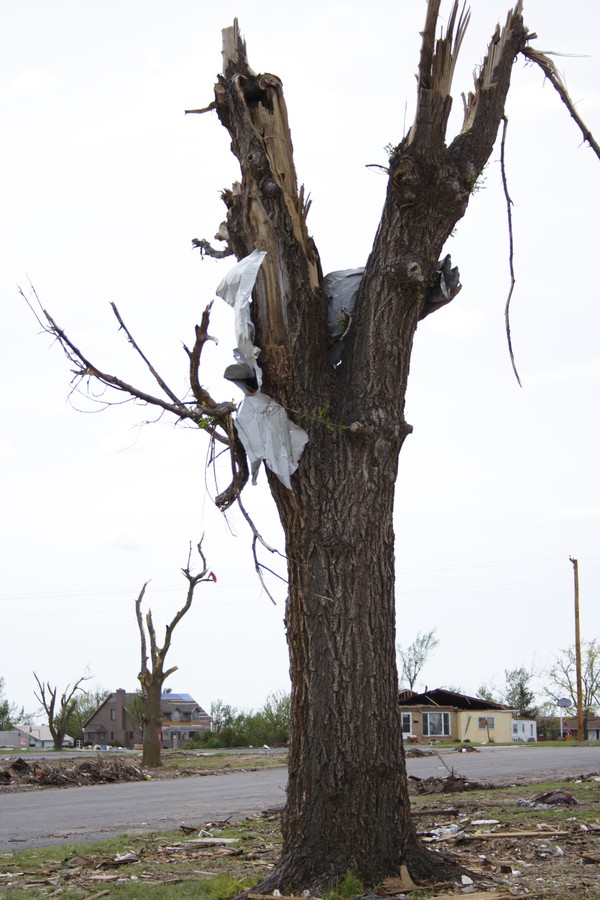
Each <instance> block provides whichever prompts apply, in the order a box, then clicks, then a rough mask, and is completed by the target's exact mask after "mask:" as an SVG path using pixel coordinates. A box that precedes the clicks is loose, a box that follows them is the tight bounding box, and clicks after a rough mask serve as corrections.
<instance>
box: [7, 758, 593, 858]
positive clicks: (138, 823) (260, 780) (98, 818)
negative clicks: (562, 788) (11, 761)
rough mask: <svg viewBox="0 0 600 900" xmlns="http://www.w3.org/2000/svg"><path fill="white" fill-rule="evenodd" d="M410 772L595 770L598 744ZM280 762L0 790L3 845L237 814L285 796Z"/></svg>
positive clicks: (487, 777) (533, 775)
mask: <svg viewBox="0 0 600 900" xmlns="http://www.w3.org/2000/svg"><path fill="white" fill-rule="evenodd" d="M407 769H408V774H409V776H410V775H415V776H417V777H419V778H428V777H430V776H432V775H438V776H441V777H444V776H445V775H447V774H448V772H449V771H450V770H453V771H454V772H455V774H457V775H462V776H464V777H466V778H469V779H472V780H476V781H489V782H493V783H495V784H522V783H526V782H528V781H540V780H543V779H553V780H556V779H559V778H560V777H562V776H566V777H576V776H578V775H589V774H598V775H600V748H598V747H569V748H565V749H562V748H551V747H548V748H544V747H536V748H530V747H527V746H526V745H525V746H515V747H487V748H484V749H482V750H480V751H479V752H475V753H457V752H455V751H451V750H447V751H444V752H442V753H440V754H439V755H434V756H426V757H420V758H412V759H408V760H407ZM286 780H287V773H286V770H285V768H284V767H277V768H272V769H261V770H258V771H255V772H250V771H248V772H243V773H236V774H233V775H214V776H206V777H191V778H176V779H168V780H164V781H162V780H158V781H143V782H131V783H125V784H107V785H94V786H91V787H74V788H48V789H36V790H16V791H6V792H0V851H4V852H6V851H10V850H15V849H17V848H26V847H45V846H51V845H56V844H58V845H60V844H70V843H76V842H84V841H96V840H102V839H103V838H107V837H110V836H112V835H115V834H133V833H143V832H150V831H157V830H160V831H166V830H169V829H173V828H177V827H178V826H179V825H180V824H182V823H186V824H199V823H206V822H211V821H212V822H214V821H218V820H222V819H225V818H227V817H228V816H232V817H233V818H241V817H243V816H246V815H249V814H251V813H254V812H259V811H260V810H262V809H265V808H266V807H270V806H280V805H282V804H283V803H284V801H285V786H286Z"/></svg>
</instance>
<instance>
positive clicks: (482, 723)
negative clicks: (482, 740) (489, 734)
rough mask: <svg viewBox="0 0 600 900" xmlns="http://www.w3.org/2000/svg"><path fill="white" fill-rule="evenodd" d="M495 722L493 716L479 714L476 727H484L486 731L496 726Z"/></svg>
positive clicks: (482, 728) (481, 728)
mask: <svg viewBox="0 0 600 900" xmlns="http://www.w3.org/2000/svg"><path fill="white" fill-rule="evenodd" d="M495 723H496V719H495V717H494V716H479V718H478V719H477V727H478V728H479V729H480V730H484V729H485V730H486V731H487V730H488V729H491V730H492V731H493V730H494V728H495V727H496V724H495Z"/></svg>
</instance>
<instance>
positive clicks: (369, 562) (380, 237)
mask: <svg viewBox="0 0 600 900" xmlns="http://www.w3.org/2000/svg"><path fill="white" fill-rule="evenodd" d="M440 2H441V0H428V4H427V12H426V20H425V25H424V28H423V31H422V42H421V53H420V59H419V64H418V86H417V91H418V97H417V111H416V115H415V119H414V121H413V123H412V125H411V127H410V128H409V130H408V132H407V133H406V134H405V135H404V137H402V138H401V139H400V140H399V142H398V143H397V144H396V145H395V146H393V147H392V148H391V150H390V154H389V160H388V165H387V167H386V172H387V178H388V185H387V194H386V198H385V201H384V207H383V212H382V217H381V221H380V225H379V228H378V230H377V234H376V235H375V239H374V244H373V248H372V251H371V253H370V256H369V258H368V260H367V263H366V266H365V269H364V271H362V272H359V273H355V276H357V277H356V281H357V290H356V292H355V296H354V297H353V298H352V302H351V303H350V302H348V303H347V304H344V305H342V306H341V308H340V309H339V310H337V312H336V310H335V306H333V301H332V293H333V292H332V286H331V279H329V280H328V279H326V278H325V277H324V276H323V272H322V269H321V263H320V259H319V253H318V250H317V247H316V244H315V242H314V241H313V239H312V237H311V236H310V235H309V232H308V228H307V214H308V211H309V207H310V202H309V200H308V199H307V196H306V194H305V191H304V188H303V187H299V186H298V183H297V177H296V171H295V166H294V158H293V148H292V141H291V136H290V130H289V126H288V116H287V109H286V104H285V100H284V96H283V87H282V83H281V81H280V79H279V78H278V77H277V76H275V75H272V74H256V72H255V71H253V70H252V69H251V68H250V66H249V64H248V59H247V55H246V47H245V44H244V42H243V40H242V38H241V36H240V33H239V30H238V27H237V23H235V25H234V27H233V28H228V29H225V31H224V52H223V57H224V69H223V74H222V75H220V76H219V77H218V80H217V84H216V85H215V93H214V99H213V100H212V101H211V102H210V103H209V104H207V105H206V106H204V107H202V108H201V109H199V110H194V111H195V112H201V113H206V112H209V111H214V112H216V114H217V116H218V118H219V120H220V122H221V123H222V125H223V126H224V127H225V128H226V129H227V131H228V132H229V135H230V137H231V147H232V150H233V153H234V154H235V156H236V157H237V159H238V161H239V163H240V181H239V182H236V183H235V184H234V185H233V186H232V187H231V188H230V189H226V190H224V191H223V194H222V197H223V200H224V203H225V206H226V210H227V214H226V223H225V224H224V225H223V226H222V227H221V228H220V229H219V238H220V239H221V240H222V241H223V243H224V248H225V249H224V250H221V251H214V250H213V248H212V247H211V245H210V244H209V243H208V241H205V240H204V239H203V238H201V239H198V240H197V241H196V242H195V243H196V245H197V246H198V247H199V248H200V250H201V252H203V253H210V254H212V255H216V256H224V255H225V256H226V255H233V256H234V257H235V258H236V259H237V260H242V259H245V258H247V257H248V256H249V255H251V254H252V253H254V252H255V251H258V252H260V253H261V256H262V255H264V254H266V255H265V256H264V259H262V262H261V265H260V269H259V271H258V273H257V277H256V284H255V286H254V290H253V295H252V306H251V320H252V322H251V324H252V338H253V340H252V343H254V344H256V346H257V347H260V374H261V378H262V385H261V391H257V387H258V386H259V381H258V377H257V376H258V370H257V368H256V367H254V368H253V366H252V365H251V366H250V367H248V366H246V375H245V376H244V378H246V380H245V382H244V389H245V392H246V394H248V395H251V394H253V393H262V397H263V400H264V397H265V396H266V398H267V399H269V398H272V399H273V400H274V401H276V402H277V404H278V405H279V407H280V408H282V409H283V410H285V411H286V413H287V415H288V417H289V418H290V421H292V422H294V423H295V425H297V426H301V427H302V428H303V429H304V430H305V432H306V434H307V436H308V439H309V440H308V443H307V444H306V447H305V448H304V452H303V454H302V456H301V458H300V459H299V464H298V470H297V473H296V474H294V475H293V478H292V480H291V481H290V483H289V484H285V483H284V481H282V480H280V479H279V478H278V477H277V475H276V474H275V473H274V472H272V471H268V472H267V475H268V480H269V486H270V489H271V493H272V495H273V498H274V500H275V503H276V506H277V509H278V512H279V516H280V519H281V523H282V526H283V530H284V533H285V541H286V553H287V560H288V580H289V592H288V600H287V610H286V626H287V639H288V645H289V653H290V672H291V680H292V695H291V738H290V755H289V780H288V789H287V803H286V808H285V812H284V816H283V851H282V855H281V858H280V861H279V863H278V865H277V866H276V867H275V868H274V870H273V871H272V873H271V874H270V875H269V876H268V877H267V879H266V880H265V881H264V882H263V883H262V884H261V885H260V890H262V891H267V892H272V890H273V889H275V888H280V887H281V886H286V887H297V888H298V889H300V890H305V889H309V890H311V891H313V892H316V891H320V890H322V889H323V887H324V886H325V885H326V884H329V883H330V882H331V881H332V879H335V878H336V877H339V876H343V875H344V873H345V872H347V871H348V870H353V871H355V872H356V873H357V874H358V875H359V876H361V877H362V878H363V879H364V881H365V882H366V883H369V884H376V883H378V882H379V881H381V879H382V878H384V877H386V876H387V875H391V874H396V873H397V872H398V871H399V870H400V867H401V866H402V865H405V866H407V867H408V869H409V871H410V874H411V875H412V877H413V879H414V880H415V881H418V882H421V883H425V882H428V881H432V880H434V879H438V878H440V877H442V878H444V877H446V876H448V875H449V874H451V873H452V871H453V870H452V866H451V865H450V864H448V863H445V862H444V861H443V860H442V859H441V857H440V856H439V854H434V853H431V852H430V851H428V850H427V849H426V848H425V847H423V846H422V845H421V844H420V843H419V841H418V839H417V835H416V831H415V826H414V824H413V821H412V818H411V814H410V804H409V798H408V787H407V779H406V771H405V765H404V755H403V749H402V742H401V739H400V735H401V724H400V710H399V706H398V703H397V697H398V674H397V667H396V652H395V600H396V598H395V579H394V531H393V517H392V513H393V504H394V486H395V483H396V477H397V471H398V458H399V454H400V450H401V448H402V445H403V443H404V440H405V438H406V436H407V435H408V434H409V433H410V431H411V426H410V425H409V424H408V423H407V422H406V419H405V416H404V409H405V395H406V387H407V380H408V373H409V367H410V358H411V351H412V346H413V340H414V335H415V332H416V329H417V326H418V324H419V322H421V321H422V320H423V319H424V318H425V317H426V316H429V315H430V314H432V313H434V312H436V311H437V310H438V309H440V308H441V307H442V306H444V305H446V304H448V303H450V302H451V301H452V300H453V298H454V297H455V296H456V294H457V293H458V291H459V290H460V278H459V272H458V269H457V267H456V266H453V265H452V261H451V260H450V257H449V255H448V254H445V255H444V245H445V243H446V241H447V239H448V237H449V236H450V234H451V233H452V231H453V229H454V227H455V225H456V223H457V222H458V221H459V220H460V219H461V218H462V216H463V215H464V214H465V212H466V209H467V206H468V204H469V200H470V198H471V195H472V193H473V190H474V188H475V187H476V183H477V179H478V178H479V176H480V174H481V172H482V171H483V168H484V166H485V165H486V163H487V161H488V159H489V157H490V155H491V153H492V150H493V147H494V144H495V142H496V138H497V135H498V131H499V128H500V125H501V123H502V121H503V118H504V106H505V100H506V97H507V94H508V91H509V86H510V79H511V74H512V71H513V65H514V63H515V60H516V59H517V58H518V57H519V56H520V55H521V56H525V57H526V58H527V59H528V60H529V61H530V62H532V63H535V64H537V65H540V66H541V67H542V68H543V69H544V73H545V75H546V77H547V78H549V80H550V81H551V82H552V84H553V85H554V87H555V88H556V89H557V91H558V92H559V94H560V96H561V98H562V100H563V101H564V102H565V103H566V105H567V106H568V107H569V111H570V112H571V114H572V115H574V118H575V121H576V123H577V125H578V126H579V127H580V129H581V131H582V135H583V138H584V140H585V141H587V143H588V144H589V145H590V146H591V147H592V149H593V150H594V152H595V153H596V154H599V148H598V146H597V144H596V142H595V141H594V139H593V137H592V135H591V134H590V132H589V130H588V129H587V128H586V127H585V126H584V125H583V123H581V120H579V119H578V117H576V111H575V110H574V107H573V104H572V103H571V101H570V98H569V97H568V94H567V92H566V90H564V85H563V84H562V82H561V81H560V78H558V76H557V73H556V70H555V69H554V67H553V66H552V64H551V62H550V61H549V58H548V57H547V55H545V54H542V53H540V52H539V51H534V50H533V49H532V48H531V46H530V42H531V41H532V39H533V38H534V37H535V35H534V34H532V33H531V32H529V31H528V29H527V28H526V27H525V24H524V22H523V18H522V5H521V2H518V3H517V5H516V6H515V7H514V9H512V10H510V12H509V14H508V16H507V20H506V23H505V25H504V27H503V28H500V27H498V28H497V29H496V31H495V32H494V35H493V37H492V39H491V41H490V44H489V46H488V50H487V55H486V56H485V59H484V61H483V64H482V65H481V66H480V67H479V68H478V70H477V74H476V80H475V85H474V88H473V90H472V92H471V93H469V94H468V95H467V96H466V97H465V100H464V121H463V124H462V127H461V128H460V131H459V133H458V134H457V135H456V136H454V138H452V139H450V140H449V142H447V141H446V130H447V124H448V116H449V112H450V107H451V104H452V97H451V87H452V78H453V73H454V69H455V65H456V60H457V57H458V53H459V50H460V47H461V44H462V41H463V38H464V34H465V31H466V28H467V26H468V22H469V12H468V11H467V10H466V8H463V10H462V12H460V10H459V4H458V2H454V3H453V4H452V6H451V10H450V14H449V16H448V18H447V20H446V23H447V24H446V27H445V30H444V31H443V32H442V33H440V32H439V31H438V27H437V23H438V14H439V9H440ZM308 78H309V76H308V75H307V79H308ZM315 92H316V86H315ZM341 151H343V143H342V144H341ZM350 189H351V188H350ZM507 197H508V194H507ZM507 203H508V205H509V208H510V203H509V202H508V199H507ZM113 310H114V313H115V315H116V316H117V319H118V321H119V324H120V326H121V328H122V329H123V330H124V332H125V334H126V336H127V338H128V340H129V341H130V343H131V345H132V346H133V348H134V350H135V351H136V352H137V353H138V354H139V355H140V356H141V357H142V359H143V360H144V361H145V363H146V365H147V366H148V369H149V371H150V372H151V374H152V376H153V378H154V379H155V381H156V383H157V385H158V391H157V392H156V393H154V394H150V393H149V392H147V391H145V390H141V389H138V388H137V387H135V386H134V385H132V384H131V383H129V382H128V381H125V380H121V379H119V378H118V377H116V376H113V375H111V374H110V373H109V372H107V371H106V369H102V367H101V366H98V365H96V364H95V363H92V361H91V360H90V359H89V358H88V357H87V356H86V355H85V354H84V353H83V352H82V351H81V350H80V349H79V348H78V346H77V345H76V344H75V343H74V342H73V341H72V340H71V339H70V337H68V336H67V334H66V332H65V331H64V329H62V328H61V327H59V326H58V324H57V323H56V321H55V320H54V319H53V318H52V316H51V315H50V314H49V313H47V312H46V311H42V312H41V313H40V318H41V319H42V321H44V323H45V327H46V329H47V330H48V331H49V332H51V333H52V334H53V335H54V336H55V337H56V338H57V339H58V341H59V342H60V344H61V345H62V347H63V349H64V350H65V352H66V354H67V356H68V358H69V360H70V362H71V364H72V367H73V370H74V372H75V380H76V382H77V383H78V384H79V385H80V386H84V385H85V384H88V383H90V382H91V383H95V384H96V383H98V382H99V383H100V384H101V385H103V386H104V387H106V388H107V389H111V390H114V391H115V392H116V395H117V396H118V397H120V398H123V397H133V398H135V399H136V400H139V401H142V402H145V403H148V404H152V405H153V406H155V407H157V408H158V409H160V410H162V411H166V412H169V413H171V414H172V415H173V416H174V417H175V418H176V419H178V420H182V421H192V422H194V423H196V424H197V425H200V426H202V427H203V428H204V429H205V431H206V432H207V433H208V435H209V436H210V438H211V439H212V440H214V441H216V442H218V444H219V445H220V446H222V447H223V448H227V449H228V450H229V454H230V459H231V481H230V484H229V485H228V487H226V488H225V489H224V490H223V491H222V492H221V493H220V494H219V496H218V497H217V498H216V503H217V506H219V508H221V509H226V508H227V507H229V506H230V505H231V504H232V503H234V502H236V501H237V502H240V493H241V491H242V489H243V487H244V485H245V483H246V481H247V480H248V471H249V470H248V464H247V459H246V452H245V449H244V445H243V444H242V442H241V439H240V436H239V433H238V431H237V430H236V424H235V423H236V422H238V425H239V421H238V418H237V417H236V416H235V404H232V403H219V402H217V401H216V400H214V399H213V398H212V397H211V396H210V395H209V393H208V392H207V391H206V390H205V388H204V387H203V386H202V383H201V379H200V374H199V373H200V359H201V354H202V348H203V346H204V344H205V342H206V341H207V340H209V339H210V338H209V333H208V324H209V314H210V308H208V309H207V310H206V311H205V313H204V316H203V317H202V321H201V324H200V325H199V326H197V327H196V332H195V340H194V342H193V344H192V347H191V350H190V349H188V350H187V356H188V362H189V382H190V391H191V392H190V395H189V396H186V397H181V396H179V395H177V394H176V393H175V392H174V391H173V390H172V389H171V387H170V386H169V385H168V384H167V383H166V382H165V380H164V379H163V378H162V377H161V376H160V374H159V373H158V370H157V369H156V368H155V366H154V365H153V364H152V363H150V361H149V360H148V359H147V358H146V356H145V355H144V354H143V352H142V350H141V349H140V347H139V345H138V343H137V342H136V340H135V339H134V338H133V336H132V335H131V333H130V331H129V330H128V329H127V327H126V326H125V324H124V322H123V319H122V317H121V315H120V313H119V311H118V310H117V309H116V307H113ZM332 311H333V316H331V315H330V313H331V312H332ZM332 318H333V321H331V319H332ZM507 320H508V312H507ZM242 368H243V366H242ZM240 375H243V373H242V371H241V369H239V368H236V372H235V375H234V380H235V378H236V377H238V376H240ZM240 380H243V379H240ZM251 527H252V526H251ZM254 541H255V547H256V546H257V543H260V540H259V536H258V534H257V532H256V530H254ZM142 668H143V671H145V668H144V666H143V667H142Z"/></svg>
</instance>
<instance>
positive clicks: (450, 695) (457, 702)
mask: <svg viewBox="0 0 600 900" xmlns="http://www.w3.org/2000/svg"><path fill="white" fill-rule="evenodd" d="M398 702H399V703H400V706H454V707H456V708H457V709H510V707H509V706H505V705H504V704H503V703H494V702H493V700H482V699H481V697H469V696H468V695H467V694H458V693H456V692H455V691H448V690H446V689H445V688H435V690H433V691H425V693H424V694H415V693H413V692H412V691H406V690H405V691H401V692H400V698H399V701H398Z"/></svg>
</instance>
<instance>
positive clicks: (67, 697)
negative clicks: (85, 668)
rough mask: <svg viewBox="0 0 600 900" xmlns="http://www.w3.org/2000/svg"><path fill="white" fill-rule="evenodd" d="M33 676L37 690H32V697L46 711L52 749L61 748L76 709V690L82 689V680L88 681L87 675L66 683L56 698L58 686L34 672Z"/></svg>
mask: <svg viewBox="0 0 600 900" xmlns="http://www.w3.org/2000/svg"><path fill="white" fill-rule="evenodd" d="M33 677H34V678H35V680H36V681H37V686H38V690H37V691H34V694H33V695H34V697H35V698H36V700H38V701H39V702H40V703H41V704H42V706H43V708H44V712H45V713H46V718H47V719H48V728H49V729H50V734H51V735H52V740H53V741H54V749H55V750H62V748H63V743H64V740H65V737H66V736H67V734H68V733H69V726H70V724H71V721H72V720H73V718H74V716H75V713H76V711H77V702H78V699H79V698H78V697H77V691H82V692H83V688H82V687H81V682H82V681H88V678H89V676H84V675H82V676H81V678H79V679H78V680H77V681H76V682H75V684H74V685H70V684H68V685H67V686H66V688H65V689H64V691H63V693H62V694H61V696H60V698H58V687H52V685H51V684H50V682H49V681H48V682H46V684H44V682H43V681H41V680H40V678H39V677H38V675H37V674H36V673H35V672H34V673H33ZM57 699H58V703H57Z"/></svg>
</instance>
